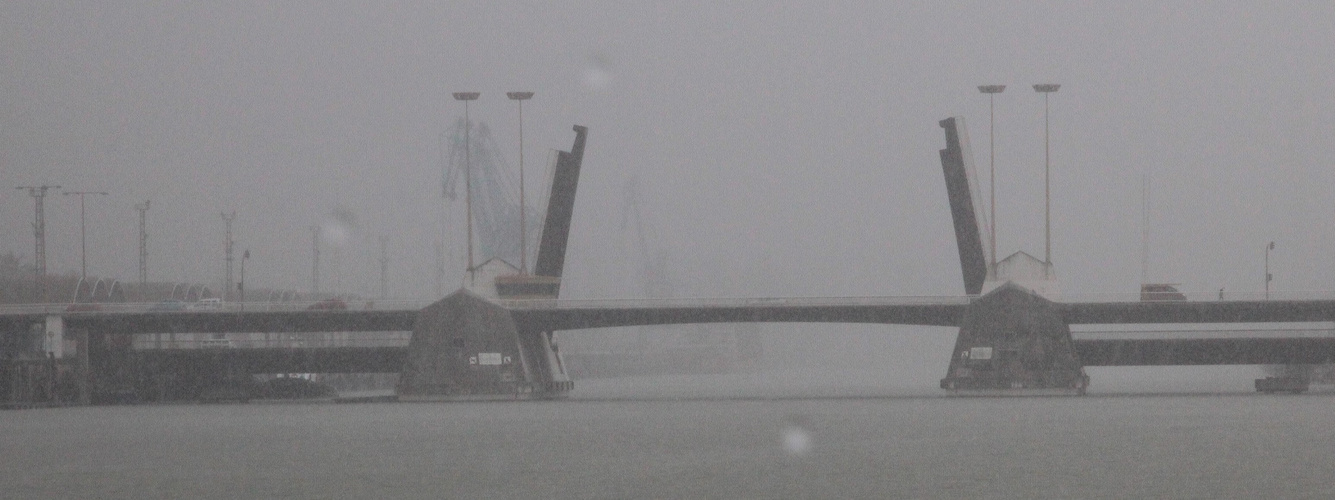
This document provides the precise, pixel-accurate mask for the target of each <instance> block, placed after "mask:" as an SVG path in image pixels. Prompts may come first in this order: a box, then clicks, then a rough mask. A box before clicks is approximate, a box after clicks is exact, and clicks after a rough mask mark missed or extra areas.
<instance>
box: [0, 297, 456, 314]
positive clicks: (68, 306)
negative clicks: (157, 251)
mask: <svg viewBox="0 0 1335 500" xmlns="http://www.w3.org/2000/svg"><path fill="white" fill-rule="evenodd" d="M432 302H433V301H432V300H429V299H392V300H355V301H345V305H346V308H340V307H329V306H326V305H325V304H327V302H325V301H319V300H313V301H301V302H224V303H222V304H220V305H214V306H202V307H201V306H199V304H192V303H173V304H170V305H164V303H163V302H79V303H68V302H64V303H48V304H4V305H0V315H3V314H60V315H66V314H89V313H145V312H160V313H180V312H265V311H275V312H297V311H312V312H314V311H343V310H347V311H387V310H408V309H421V308H423V307H426V306H427V305H429V304H431V303H432Z"/></svg>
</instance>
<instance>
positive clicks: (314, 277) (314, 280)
mask: <svg viewBox="0 0 1335 500" xmlns="http://www.w3.org/2000/svg"><path fill="white" fill-rule="evenodd" d="M310 230H311V295H312V298H314V296H318V295H320V226H318V225H316V226H310Z"/></svg>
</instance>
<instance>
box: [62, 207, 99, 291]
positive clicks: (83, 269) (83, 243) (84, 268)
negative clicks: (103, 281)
mask: <svg viewBox="0 0 1335 500" xmlns="http://www.w3.org/2000/svg"><path fill="white" fill-rule="evenodd" d="M62 194H64V195H65V196H70V195H74V196H78V197H79V248H80V252H79V255H80V257H79V262H80V271H79V278H80V279H81V280H82V281H84V282H87V281H88V224H87V223H86V222H85V221H86V220H87V219H86V218H85V217H84V213H85V212H84V203H83V201H84V198H87V197H88V195H90V194H96V195H101V196H106V195H107V193H106V192H105V191H66V192H64V193H62Z"/></svg>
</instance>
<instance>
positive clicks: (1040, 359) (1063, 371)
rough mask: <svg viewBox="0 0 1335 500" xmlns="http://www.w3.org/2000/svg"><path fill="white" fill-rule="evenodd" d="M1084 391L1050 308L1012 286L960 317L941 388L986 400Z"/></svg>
mask: <svg viewBox="0 0 1335 500" xmlns="http://www.w3.org/2000/svg"><path fill="white" fill-rule="evenodd" d="M1088 386H1089V376H1088V375H1086V374H1085V369H1084V366H1083V365H1082V364H1081V363H1080V358H1079V356H1078V355H1077V353H1076V351H1075V348H1074V346H1073V343H1072V341H1071V328H1070V326H1069V325H1068V324H1067V323H1066V321H1065V320H1064V319H1063V318H1062V315H1061V312H1060V311H1059V310H1058V309H1057V307H1056V304H1054V303H1053V302H1051V301H1049V300H1047V299H1045V298H1043V297H1042V296H1039V295H1038V294H1036V293H1034V292H1033V291H1030V290H1028V289H1025V288H1023V287H1020V286H1018V285H1016V284H1014V283H1006V284H1003V285H1001V286H1000V287H997V288H996V289H995V290H993V291H991V292H989V293H988V294H987V295H984V296H982V297H980V298H979V299H978V300H977V301H975V302H974V303H973V304H971V305H970V306H969V308H968V310H966V311H965V313H964V322H963V325H962V326H960V333H959V337H957V339H956V340H955V349H954V351H952V355H951V358H950V368H949V370H948V371H947V373H946V378H943V379H941V388H942V389H946V390H949V391H953V392H956V393H968V392H971V391H979V392H981V393H984V394H987V395H1006V394H1017V395H1018V394H1084V393H1085V389H1086V388H1087V387H1088Z"/></svg>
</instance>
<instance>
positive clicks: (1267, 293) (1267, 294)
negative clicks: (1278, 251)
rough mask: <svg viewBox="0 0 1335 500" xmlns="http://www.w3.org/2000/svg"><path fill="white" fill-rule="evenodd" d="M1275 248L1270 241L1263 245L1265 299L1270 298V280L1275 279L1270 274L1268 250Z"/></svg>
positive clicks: (1273, 243)
mask: <svg viewBox="0 0 1335 500" xmlns="http://www.w3.org/2000/svg"><path fill="white" fill-rule="evenodd" d="M1274 249H1275V242H1273V241H1272V242H1270V244H1269V245H1266V246H1265V300H1270V280H1272V279H1275V277H1274V276H1271V275H1270V251H1271V250H1274Z"/></svg>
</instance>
